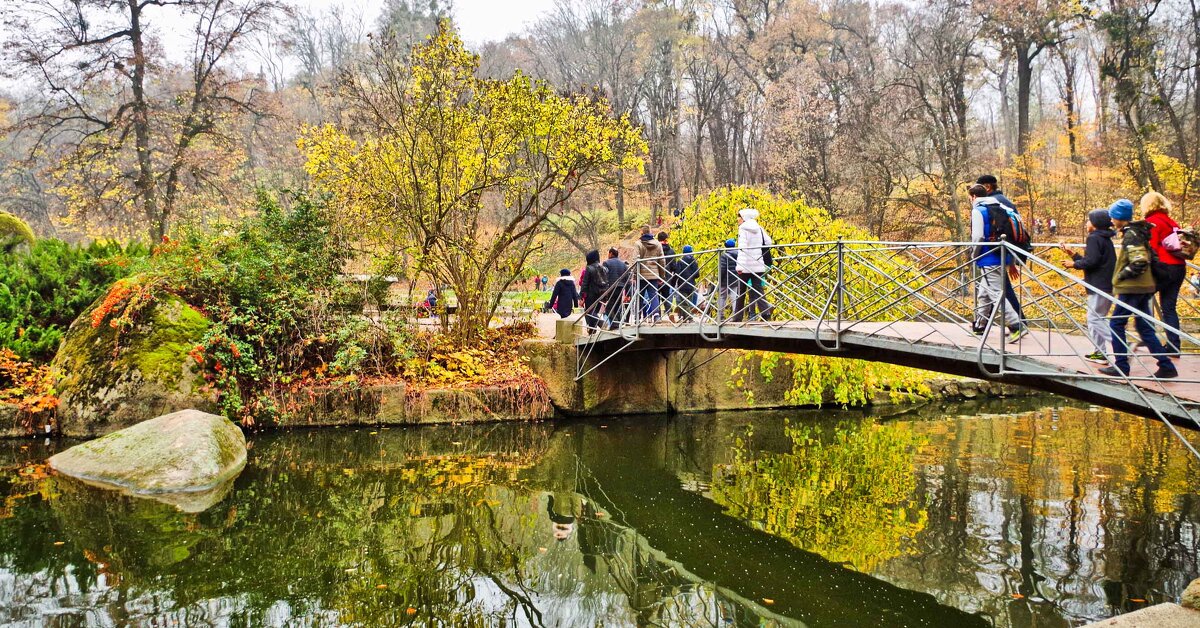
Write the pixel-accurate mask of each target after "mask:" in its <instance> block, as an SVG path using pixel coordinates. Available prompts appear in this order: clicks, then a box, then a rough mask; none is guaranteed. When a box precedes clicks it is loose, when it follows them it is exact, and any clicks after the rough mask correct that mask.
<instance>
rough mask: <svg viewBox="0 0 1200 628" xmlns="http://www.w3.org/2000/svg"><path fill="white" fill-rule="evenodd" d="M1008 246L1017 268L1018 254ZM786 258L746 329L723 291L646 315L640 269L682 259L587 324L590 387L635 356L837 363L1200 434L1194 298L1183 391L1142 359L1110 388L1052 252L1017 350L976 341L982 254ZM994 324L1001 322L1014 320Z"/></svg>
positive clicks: (830, 249)
mask: <svg viewBox="0 0 1200 628" xmlns="http://www.w3.org/2000/svg"><path fill="white" fill-rule="evenodd" d="M1004 246H1005V255H1006V256H1008V255H1012V254H1014V253H1016V249H1012V248H1011V247H1009V245H1007V244H1006V245H1004ZM773 248H774V249H775V251H774V257H775V259H776V263H775V266H774V267H773V268H772V269H771V271H770V272H769V273H768V276H767V283H766V288H765V289H764V293H763V296H764V299H765V300H766V301H767V302H769V303H770V304H771V320H770V321H769V322H768V321H739V319H741V318H746V316H745V314H746V313H747V310H748V309H749V308H748V304H745V303H743V304H742V305H741V307H740V308H739V307H738V305H737V304H733V303H727V304H725V307H724V308H721V307H720V305H721V304H720V303H719V299H718V298H717V296H716V293H715V292H714V293H713V294H712V295H711V296H709V297H707V298H701V299H697V303H696V305H694V306H693V305H691V304H688V303H686V302H684V303H683V304H682V306H681V307H679V308H678V309H677V313H678V314H677V316H673V317H668V316H666V312H667V311H668V310H667V309H665V308H664V309H662V310H660V311H659V312H658V313H657V314H656V313H654V312H651V311H650V310H649V308H647V307H646V305H647V303H648V302H649V301H650V298H651V297H652V294H653V292H652V291H648V290H647V288H648V286H649V284H648V282H645V281H644V280H643V279H641V277H640V276H639V275H638V274H637V271H638V270H639V268H640V266H642V265H643V264H658V263H660V262H662V261H670V260H639V261H637V262H635V263H634V264H633V265H631V274H630V275H629V277H630V279H629V282H628V283H627V284H626V285H623V286H614V287H613V288H611V289H610V296H614V295H615V298H617V299H618V300H619V301H620V302H621V305H620V306H618V307H617V308H616V310H615V311H614V313H613V314H614V315H613V316H612V317H611V318H612V325H611V328H605V329H588V328H587V323H586V322H585V321H584V320H583V319H581V321H580V323H579V325H578V327H577V330H576V336H575V344H576V345H577V346H578V347H579V351H580V357H581V359H580V360H579V364H580V367H579V372H578V373H577V376H578V377H582V376H584V375H585V374H586V373H587V372H589V371H590V370H592V369H594V368H597V367H598V366H599V365H601V364H603V362H605V361H607V360H608V359H611V358H612V357H613V356H615V355H617V354H619V353H620V352H622V351H637V350H688V349H697V348H717V349H755V350H771V351H780V352H788V353H801V354H814V355H820V354H829V355H839V356H842V357H850V358H862V359H868V360H874V361H880V362H888V363H893V364H900V365H905V366H914V367H919V368H923V369H926V370H931V371H939V372H943V373H951V374H957V375H964V376H972V377H988V378H993V379H998V380H1001V381H1005V382H1009V383H1015V384H1021V385H1025V386H1030V387H1033V388H1039V389H1042V390H1047V391H1050V392H1054V393H1058V394H1062V395H1065V396H1069V397H1074V398H1077V399H1081V400H1084V401H1087V402H1090V403H1095V404H1097V405H1103V406H1107V407H1112V408H1116V409H1118V410H1122V411H1125V412H1131V413H1135V414H1139V415H1142V416H1146V417H1151V418H1158V419H1162V420H1164V421H1169V422H1170V423H1171V424H1174V425H1182V426H1185V427H1188V428H1192V429H1200V340H1197V338H1196V337H1195V336H1194V335H1192V334H1190V333H1188V331H1190V330H1193V329H1196V328H1198V327H1200V310H1197V306H1196V300H1195V298H1194V297H1193V296H1187V297H1185V298H1182V299H1181V301H1180V304H1181V305H1180V309H1181V312H1180V315H1181V317H1182V318H1183V320H1182V322H1181V323H1180V327H1182V328H1183V330H1175V329H1171V331H1178V332H1179V333H1180V334H1181V338H1182V343H1181V344H1182V345H1183V354H1184V355H1183V356H1182V358H1181V359H1178V360H1176V361H1175V363H1176V365H1177V367H1178V369H1179V371H1180V377H1179V378H1178V379H1174V380H1158V379H1155V378H1154V376H1153V371H1154V370H1155V368H1156V364H1155V360H1154V359H1153V358H1152V357H1151V356H1150V355H1149V354H1147V353H1145V352H1141V351H1138V352H1134V353H1133V354H1131V356H1130V361H1131V364H1132V367H1133V368H1132V371H1131V373H1130V376H1129V377H1127V378H1122V377H1106V376H1103V375H1100V374H1098V372H1097V371H1098V369H1099V368H1101V367H1102V366H1104V365H1102V364H1095V363H1092V362H1090V361H1088V360H1086V359H1085V356H1086V355H1087V354H1089V353H1092V352H1093V351H1094V350H1095V347H1094V346H1093V345H1092V343H1091V341H1090V340H1088V336H1087V334H1086V328H1087V325H1086V312H1085V307H1086V303H1085V301H1086V299H1085V295H1086V288H1087V285H1086V284H1084V283H1083V282H1082V281H1081V280H1080V279H1078V278H1077V277H1076V276H1075V275H1074V274H1072V273H1069V272H1067V271H1063V270H1062V269H1061V267H1060V266H1059V263H1060V260H1058V259H1056V256H1057V255H1061V254H1060V253H1058V252H1056V251H1052V250H1049V249H1047V248H1042V249H1040V250H1039V251H1038V252H1039V255H1038V256H1034V257H1032V258H1030V259H1029V260H1028V261H1027V262H1026V263H1025V264H1024V265H1023V272H1022V276H1021V279H1020V280H1019V281H1018V282H1016V285H1015V287H1016V289H1017V292H1018V293H1019V294H1020V301H1021V303H1022V308H1023V314H1024V320H1025V322H1026V324H1027V325H1028V326H1029V329H1030V331H1029V333H1028V334H1027V335H1026V336H1025V337H1024V338H1022V339H1021V340H1019V341H1018V342H1016V343H1006V342H1001V338H1000V336H1001V333H1002V331H1003V328H1002V326H1001V325H999V323H995V324H993V326H992V327H991V328H990V329H989V332H988V334H987V335H986V339H985V338H984V337H980V336H976V335H974V334H972V333H971V321H972V320H973V319H974V318H975V314H974V311H975V309H976V306H977V303H976V300H975V291H974V289H973V286H974V282H975V280H976V277H977V272H978V270H977V269H976V267H975V264H974V261H975V256H976V253H977V251H976V247H975V246H974V245H972V244H968V243H908V242H819V243H802V244H790V245H776V246H775V247H773ZM721 253H722V251H719V250H717V251H702V252H700V253H696V254H694V255H695V258H696V261H697V262H698V264H699V267H700V277H699V280H698V282H697V283H698V285H700V286H703V285H704V284H706V283H707V284H710V285H712V286H716V285H717V281H718V278H717V272H716V270H717V259H718V256H719V255H720V254H721ZM1186 289H1189V290H1190V288H1186ZM749 300H750V299H749V298H747V299H746V301H749ZM1007 307H1010V306H1009V305H1008V304H1007V303H1005V304H1002V305H1001V306H1000V308H1007ZM992 313H993V314H994V315H995V316H994V317H993V318H1000V316H999V314H1000V312H992ZM1138 316H1139V317H1140V318H1143V319H1144V320H1147V321H1148V322H1150V324H1151V325H1152V326H1153V327H1154V328H1155V329H1156V330H1157V331H1158V332H1159V334H1160V335H1161V334H1163V333H1165V332H1166V331H1167V330H1168V328H1167V326H1166V325H1164V324H1163V323H1162V322H1160V321H1158V320H1157V319H1156V318H1154V317H1153V316H1151V315H1149V314H1146V313H1140V314H1139V315H1138ZM672 318H674V319H675V320H674V321H672V320H671V319H672ZM601 327H608V326H606V325H601ZM1129 327H1130V329H1131V330H1132V328H1133V324H1132V321H1131V322H1130V326H1129ZM589 332H590V333H589ZM1134 337H1136V334H1134ZM1131 340H1132V338H1131ZM1108 352H1109V353H1111V347H1109V348H1108ZM1172 429H1174V427H1172ZM1177 433H1178V432H1177ZM1181 438H1182V436H1181ZM1185 444H1187V443H1186V441H1185ZM1187 446H1188V447H1189V449H1191V445H1190V444H1188V445H1187ZM1193 453H1197V452H1195V450H1194V449H1193ZM1197 455H1198V456H1200V453H1197Z"/></svg>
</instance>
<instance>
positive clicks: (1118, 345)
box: [1109, 294, 1175, 375]
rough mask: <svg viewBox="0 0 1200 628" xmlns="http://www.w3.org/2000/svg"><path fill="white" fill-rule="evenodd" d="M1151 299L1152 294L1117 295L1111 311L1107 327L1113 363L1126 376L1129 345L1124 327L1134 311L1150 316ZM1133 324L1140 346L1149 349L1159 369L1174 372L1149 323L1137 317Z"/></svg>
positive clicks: (1165, 351) (1172, 364) (1127, 372)
mask: <svg viewBox="0 0 1200 628" xmlns="http://www.w3.org/2000/svg"><path fill="white" fill-rule="evenodd" d="M1153 299H1154V295H1153V294H1122V295H1117V306H1116V308H1115V309H1114V310H1113V316H1112V319H1110V320H1109V327H1111V328H1112V345H1113V358H1114V362H1115V363H1116V365H1117V370H1119V371H1121V372H1122V373H1125V374H1126V375H1128V374H1129V345H1128V344H1127V343H1126V342H1125V326H1126V325H1127V324H1128V322H1129V317H1130V316H1133V312H1134V311H1139V312H1142V313H1144V314H1147V315H1148V314H1150V312H1151V309H1150V303H1151V301H1152V300H1153ZM1133 324H1134V327H1136V328H1137V332H1138V335H1139V336H1141V337H1142V344H1144V345H1146V347H1148V348H1149V349H1150V354H1151V355H1153V356H1154V359H1155V360H1156V361H1157V362H1158V366H1159V368H1166V369H1171V370H1174V369H1175V364H1174V363H1172V362H1171V358H1168V357H1167V350H1166V349H1164V348H1163V345H1162V343H1161V342H1159V341H1158V336H1157V335H1156V334H1155V333H1154V326H1153V325H1151V324H1150V321H1149V320H1147V319H1145V318H1143V317H1141V316H1138V317H1136V318H1135V319H1134V323H1133Z"/></svg>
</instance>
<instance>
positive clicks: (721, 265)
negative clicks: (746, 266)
mask: <svg viewBox="0 0 1200 628" xmlns="http://www.w3.org/2000/svg"><path fill="white" fill-rule="evenodd" d="M737 259H738V254H737V251H734V250H732V249H731V250H728V251H721V258H720V259H719V260H718V261H717V281H718V282H720V287H722V288H729V287H731V286H736V285H737V281H738V277H737Z"/></svg>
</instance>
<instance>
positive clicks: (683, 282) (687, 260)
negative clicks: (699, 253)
mask: <svg viewBox="0 0 1200 628" xmlns="http://www.w3.org/2000/svg"><path fill="white" fill-rule="evenodd" d="M678 267H679V275H678V276H679V284H678V285H679V293H680V294H684V295H690V294H692V293H693V292H695V291H696V278H697V277H699V276H700V265H699V264H697V263H696V258H695V256H693V255H692V254H691V253H688V254H686V255H684V256H683V257H681V258H679V266H678Z"/></svg>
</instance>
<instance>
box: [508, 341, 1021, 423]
mask: <svg viewBox="0 0 1200 628" xmlns="http://www.w3.org/2000/svg"><path fill="white" fill-rule="evenodd" d="M522 349H523V350H524V352H525V354H526V355H527V356H528V357H529V364H530V367H531V368H532V369H533V371H534V372H535V373H536V374H537V375H538V376H539V377H541V378H542V379H544V380H545V381H546V384H547V386H548V387H549V390H550V399H551V401H552V402H553V404H554V408H555V410H556V411H558V412H559V413H561V414H564V415H568V416H599V415H621V414H657V413H664V412H708V411H718V410H755V409H770V408H791V407H799V406H798V405H797V404H795V403H792V402H790V401H789V400H788V399H787V392H788V389H789V388H790V384H791V381H792V374H791V372H790V368H791V365H790V362H788V361H786V360H781V361H780V362H779V364H778V366H777V367H776V368H775V370H774V372H773V373H772V376H771V377H770V378H767V377H764V376H763V375H762V373H761V370H760V369H759V368H758V365H757V363H756V362H754V358H751V359H750V360H751V361H750V362H749V363H747V364H745V365H744V366H745V367H746V368H744V369H743V370H744V372H743V373H742V374H740V375H738V377H739V378H740V379H742V380H743V381H742V385H741V386H740V387H735V386H733V385H731V383H730V382H731V380H732V377H733V375H732V373H733V372H734V370H735V368H736V367H737V366H738V359H739V357H740V355H741V354H742V352H738V351H726V352H725V353H718V352H717V351H716V350H712V349H700V350H696V351H674V352H668V353H662V352H651V351H645V352H630V353H625V354H619V355H617V356H616V357H614V358H612V359H611V360H610V361H608V362H605V363H604V364H603V365H601V366H600V367H598V368H596V369H595V370H594V371H592V372H591V373H589V374H588V375H587V376H586V377H584V378H583V380H582V381H578V382H577V381H575V373H576V364H577V362H576V358H577V352H576V349H575V348H574V347H573V346H571V345H567V344H562V343H559V342H556V341H552V340H529V341H526V342H525V343H524V344H523V345H522ZM925 383H926V386H927V387H928V388H929V390H930V394H929V395H928V396H920V395H913V394H909V393H903V392H898V391H887V390H884V391H880V392H879V393H878V394H876V395H875V398H874V399H872V400H871V405H873V406H889V405H906V404H913V403H924V402H927V401H929V400H931V399H947V400H955V399H975V398H992V397H1011V396H1027V395H1033V394H1037V393H1036V392H1035V391H1031V390H1029V389H1026V388H1021V387H1018V386H1011V385H1007V384H1000V383H996V382H989V381H980V380H973V379H958V378H949V377H947V378H941V377H939V378H935V379H930V380H929V381H927V382H925ZM747 391H749V392H750V393H751V394H747ZM826 402H827V403H832V402H833V399H827V400H826Z"/></svg>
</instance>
